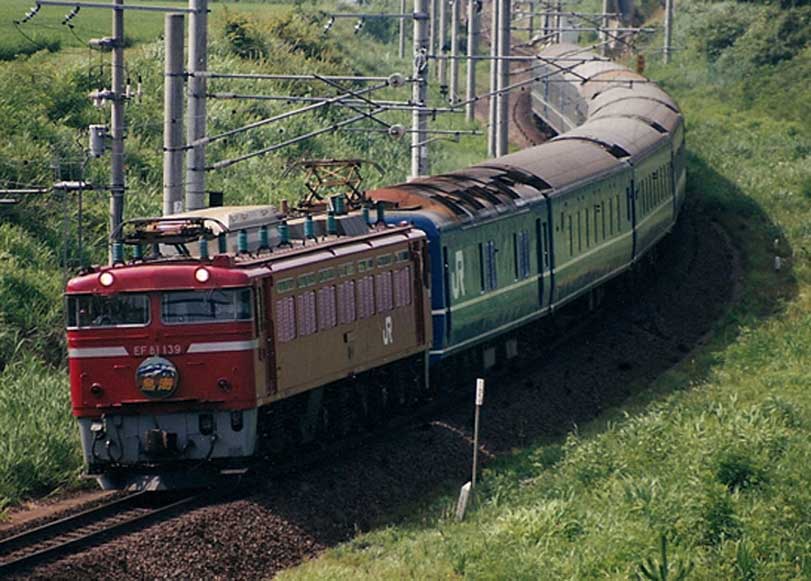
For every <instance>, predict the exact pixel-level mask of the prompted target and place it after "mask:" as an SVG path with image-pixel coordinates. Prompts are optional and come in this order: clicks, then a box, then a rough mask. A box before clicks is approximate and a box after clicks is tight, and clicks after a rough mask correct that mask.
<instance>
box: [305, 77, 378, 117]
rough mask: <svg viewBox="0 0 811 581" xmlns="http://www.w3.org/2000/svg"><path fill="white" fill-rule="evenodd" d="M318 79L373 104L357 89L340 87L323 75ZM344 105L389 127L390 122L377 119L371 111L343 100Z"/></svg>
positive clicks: (368, 103)
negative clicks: (363, 109)
mask: <svg viewBox="0 0 811 581" xmlns="http://www.w3.org/2000/svg"><path fill="white" fill-rule="evenodd" d="M319 80H321V81H324V82H325V83H327V84H328V85H331V86H332V87H335V88H336V89H338V90H339V91H346V92H347V93H349V94H350V95H351V96H353V97H355V98H356V99H360V100H361V101H363V102H364V103H365V104H366V105H372V106H374V103H373V102H372V101H371V100H369V99H367V98H366V97H364V96H363V95H362V94H361V93H359V92H357V91H352V90H351V89H347V88H345V87H342V86H341V85H339V84H338V83H337V82H336V81H330V80H329V79H327V78H325V77H319ZM344 105H345V106H346V107H348V108H350V109H352V110H353V111H356V112H358V113H361V114H363V115H368V116H369V119H371V120H372V121H374V122H375V123H378V124H380V125H383V126H384V127H385V128H386V129H391V124H390V123H386V122H385V121H382V120H381V119H378V118H377V117H374V116H373V115H372V114H371V113H366V112H364V111H361V110H360V109H358V108H357V107H355V106H353V105H350V104H349V103H346V102H344Z"/></svg>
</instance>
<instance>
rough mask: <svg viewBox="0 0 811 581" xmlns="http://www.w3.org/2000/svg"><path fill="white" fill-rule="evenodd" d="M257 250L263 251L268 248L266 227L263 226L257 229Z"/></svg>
mask: <svg viewBox="0 0 811 581" xmlns="http://www.w3.org/2000/svg"><path fill="white" fill-rule="evenodd" d="M259 248H260V249H262V250H265V249H267V248H270V244H269V243H268V227H267V226H265V225H264V224H263V225H262V226H260V227H259Z"/></svg>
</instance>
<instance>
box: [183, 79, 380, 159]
mask: <svg viewBox="0 0 811 581" xmlns="http://www.w3.org/2000/svg"><path fill="white" fill-rule="evenodd" d="M387 86H388V83H384V84H380V85H374V86H372V87H365V88H363V89H360V90H359V91H357V92H356V94H363V93H370V92H372V91H377V90H379V89H384V88H385V87H387ZM351 96H352V95H351V94H350V93H344V94H343V95H337V96H335V97H332V98H330V99H326V100H324V101H321V102H320V103H314V104H312V105H307V106H305V107H301V108H299V109H295V110H293V111H286V112H284V113H280V114H278V115H274V116H273V117H268V118H266V119H260V120H259V121H254V122H253V123H248V124H247V125H243V126H242V127H238V128H236V129H230V130H228V131H224V132H222V133H219V134H217V135H212V136H209V137H203V138H202V139H198V140H197V141H194V142H192V143H190V144H189V145H187V147H189V148H191V147H195V146H199V145H208V144H209V143H213V142H215V141H219V140H221V139H225V138H226V137H231V136H233V135H238V134H240V133H244V132H245V131H249V130H251V129H257V128H259V127H263V126H265V125H269V124H271V123H275V122H277V121H283V120H284V119H288V118H290V117H293V116H295V115H301V114H302V113H309V112H310V111H316V110H318V109H321V108H323V107H326V106H327V105H332V104H333V103H338V102H339V101H341V100H343V99H346V98H348V97H351ZM215 165H216V164H215ZM206 169H208V168H206Z"/></svg>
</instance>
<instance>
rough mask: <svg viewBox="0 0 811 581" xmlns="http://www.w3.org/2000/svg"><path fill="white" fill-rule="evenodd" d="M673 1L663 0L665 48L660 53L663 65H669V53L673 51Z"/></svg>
mask: <svg viewBox="0 0 811 581" xmlns="http://www.w3.org/2000/svg"><path fill="white" fill-rule="evenodd" d="M672 40H673V0H665V46H664V50H663V51H662V56H663V57H664V61H665V64H668V63H670V52H671V51H672V50H673V45H672V44H671V43H672Z"/></svg>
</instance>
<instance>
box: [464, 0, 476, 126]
mask: <svg viewBox="0 0 811 581" xmlns="http://www.w3.org/2000/svg"><path fill="white" fill-rule="evenodd" d="M460 1H461V0H460ZM478 6H479V4H478V3H477V1H476V0H467V56H468V59H467V69H466V70H467V83H466V86H465V101H467V105H465V119H467V120H468V121H473V118H474V116H475V114H476V102H475V101H474V100H473V98H474V97H475V96H476V60H475V57H476V54H477V53H478V52H479V11H478V9H477V8H478Z"/></svg>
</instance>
